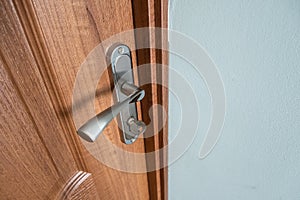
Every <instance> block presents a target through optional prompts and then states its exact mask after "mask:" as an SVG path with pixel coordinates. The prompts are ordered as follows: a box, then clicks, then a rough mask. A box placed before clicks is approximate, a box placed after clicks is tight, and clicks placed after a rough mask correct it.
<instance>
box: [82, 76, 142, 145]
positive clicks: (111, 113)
mask: <svg viewBox="0 0 300 200" xmlns="http://www.w3.org/2000/svg"><path fill="white" fill-rule="evenodd" d="M130 88H131V89H130ZM132 88H133V89H135V90H134V91H133V93H132V94H130V95H129V96H128V97H127V98H126V99H125V100H123V101H122V102H118V103H117V104H115V105H113V106H111V107H109V108H107V109H105V110H104V111H102V112H101V113H99V114H97V115H96V116H95V117H93V118H91V119H90V120H88V121H87V122H86V123H85V124H83V125H82V126H81V127H80V128H79V129H78V131H77V132H78V134H79V135H80V136H81V137H82V138H83V139H85V140H86V141H88V142H94V141H95V140H96V139H97V137H98V136H99V135H100V134H101V133H102V132H103V130H104V129H105V127H106V126H107V125H108V124H109V123H110V122H111V120H112V119H113V118H115V117H116V116H117V115H118V114H119V113H120V112H121V111H122V110H123V109H124V108H125V107H127V106H128V104H131V103H136V102H138V101H140V100H142V99H143V98H144V96H145V91H144V90H141V89H140V88H138V87H136V86H135V85H132V84H129V83H126V82H124V83H123V84H122V86H121V90H122V91H123V92H124V93H128V92H129V91H130V90H132ZM132 120H133V118H129V119H128V123H132ZM137 122H139V123H137ZM137 122H133V123H134V125H136V126H138V128H136V129H135V130H137V131H138V132H136V133H135V134H141V132H144V130H145V124H144V123H143V122H141V121H137ZM131 126H132V124H131ZM139 130H140V131H139ZM133 132H134V131H133Z"/></svg>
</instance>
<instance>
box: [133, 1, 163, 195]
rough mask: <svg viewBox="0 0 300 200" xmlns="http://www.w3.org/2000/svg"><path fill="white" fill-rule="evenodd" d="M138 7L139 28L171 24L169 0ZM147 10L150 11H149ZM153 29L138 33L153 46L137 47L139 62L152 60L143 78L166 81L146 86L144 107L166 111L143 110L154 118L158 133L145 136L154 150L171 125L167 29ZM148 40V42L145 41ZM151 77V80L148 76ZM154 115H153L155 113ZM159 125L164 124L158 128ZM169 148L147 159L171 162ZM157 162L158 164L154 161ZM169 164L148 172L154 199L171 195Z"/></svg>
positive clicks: (147, 147) (140, 40) (148, 148)
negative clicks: (169, 115)
mask: <svg viewBox="0 0 300 200" xmlns="http://www.w3.org/2000/svg"><path fill="white" fill-rule="evenodd" d="M133 8H134V11H135V12H134V23H135V27H136V28H141V27H158V28H168V1H167V0H150V1H148V3H147V4H145V1H133ZM144 13H148V15H145V14H144ZM151 30H152V29H151ZM151 30H149V40H145V38H144V37H142V36H139V35H136V43H137V45H140V46H150V47H151V48H150V49H139V50H138V51H137V64H138V65H143V64H149V63H150V65H151V67H150V68H144V69H141V70H139V79H142V80H146V81H145V82H152V83H155V82H157V83H162V84H161V85H160V84H152V85H146V86H144V87H143V89H144V90H145V91H146V93H147V94H150V95H149V96H148V98H147V99H145V100H143V101H142V103H141V104H142V110H149V109H150V108H151V107H152V105H154V104H159V105H162V106H163V108H164V111H165V112H162V110H155V109H154V110H153V111H152V112H151V113H145V112H143V116H142V117H143V120H144V121H145V122H146V123H150V121H151V120H150V119H153V120H154V122H152V126H153V127H152V129H153V130H155V132H158V134H155V135H154V136H153V137H149V138H145V140H144V141H145V151H146V152H153V151H155V150H158V149H161V148H163V147H165V146H166V145H167V144H168V126H167V125H166V126H163V124H162V123H163V121H164V120H163V119H166V121H165V124H168V116H167V113H168V88H167V86H168V52H167V51H165V50H161V49H168V37H167V36H168V35H167V31H155V32H152V31H151ZM141 44H144V45H141ZM160 64H161V65H163V66H164V67H163V68H164V70H160V68H157V67H156V65H160ZM147 79H148V80H147ZM151 115H152V116H151ZM158 127H163V128H162V129H161V130H158ZM167 155H168V152H167V148H166V149H165V150H164V151H161V152H160V155H159V156H157V157H156V158H155V159H153V158H149V159H147V165H149V166H150V165H152V166H153V165H155V166H161V165H165V164H166V163H167V162H168V157H167ZM153 163H154V164H153ZM167 183H168V168H167V166H166V167H164V168H162V169H159V170H156V171H150V172H148V184H149V192H150V196H151V199H168V196H167V194H168V184H167Z"/></svg>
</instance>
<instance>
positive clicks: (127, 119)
mask: <svg viewBox="0 0 300 200" xmlns="http://www.w3.org/2000/svg"><path fill="white" fill-rule="evenodd" d="M111 48H112V51H111V54H110V53H109V52H110V50H109V51H108V53H109V54H110V59H111V66H112V75H113V77H114V84H115V93H116V97H117V101H118V103H116V104H115V105H113V106H111V107H109V108H107V109H105V110H104V111H102V112H101V113H99V114H97V115H96V116H95V117H93V118H91V119H89V120H88V121H87V122H86V123H85V124H83V125H82V126H81V127H80V128H79V129H78V130H77V132H78V135H79V136H80V137H81V138H83V139H84V140H86V141H88V142H94V141H95V140H96V139H97V138H98V136H99V135H100V134H101V133H102V132H103V130H104V129H105V127H106V126H107V125H108V124H109V123H110V122H111V121H112V119H113V118H115V117H117V115H118V114H120V115H119V117H118V123H119V127H120V128H121V129H122V131H123V133H122V135H121V140H122V141H123V142H124V143H125V144H132V143H133V142H134V141H135V140H136V139H137V138H138V136H139V135H140V134H142V133H144V132H145V130H146V125H145V123H144V122H142V121H139V120H137V109H136V105H135V103H136V102H138V101H140V100H142V99H143V98H144V96H145V91H144V90H142V89H140V88H139V87H137V86H135V85H134V84H133V83H134V80H133V73H132V65H131V54H130V49H129V48H128V47H127V46H126V45H123V44H119V45H117V46H112V47H111Z"/></svg>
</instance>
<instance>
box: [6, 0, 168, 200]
mask: <svg viewBox="0 0 300 200" xmlns="http://www.w3.org/2000/svg"><path fill="white" fill-rule="evenodd" d="M151 26H153V27H154V26H155V27H166V26H167V1H166V0H161V1H157V0H149V1H146V0H136V1H135V0H134V1H130V0H111V1H102V0H101V1H99V0H67V1H61V0H33V1H27V0H26V1H23V0H5V1H1V2H0V34H1V42H0V48H1V54H0V65H1V68H0V88H1V93H0V102H1V103H0V115H1V120H0V130H1V136H0V137H1V138H0V199H166V198H167V196H166V195H167V184H166V183H167V168H163V169H158V170H156V171H152V172H145V173H127V172H121V171H118V170H115V169H112V168H110V167H108V166H106V165H104V164H102V163H101V162H99V161H98V160H97V159H95V158H94V157H93V156H92V155H91V154H90V153H89V152H88V151H87V150H86V148H85V147H84V146H83V144H82V141H81V140H80V138H79V137H78V135H77V133H76V128H75V126H74V123H73V120H72V109H71V108H72V91H73V86H74V81H75V78H76V73H77V72H78V70H79V68H80V65H81V63H82V62H83V61H84V59H85V57H86V56H87V55H88V53H89V52H90V51H91V50H92V49H93V48H94V47H95V46H97V45H98V44H99V43H100V42H101V41H103V40H105V39H106V38H109V37H110V36H112V35H114V34H117V33H119V32H122V31H126V30H130V29H133V28H138V27H151ZM135 41H136V43H137V44H138V43H139V42H148V43H151V41H144V40H143V38H139V36H136V38H135ZM157 41H158V42H157ZM155 45H159V46H162V45H166V40H164V41H163V40H162V39H160V40H156V42H155ZM153 48H155V46H153ZM132 53H133V59H134V60H133V65H134V67H137V66H138V65H141V64H144V63H162V64H167V53H165V52H163V51H161V50H155V49H144V50H138V51H136V52H132ZM151 67H152V68H150V69H149V70H148V71H147V70H146V71H145V72H142V73H141V74H140V75H139V76H140V77H142V78H150V79H161V80H163V81H164V82H167V74H165V72H162V71H159V70H156V69H155V65H154V64H153V65H151ZM101 83H104V84H101V86H99V88H100V90H101V89H103V90H105V91H108V92H106V93H103V94H101V95H99V96H97V99H96V101H95V107H96V110H97V111H101V110H103V109H105V108H107V107H109V106H110V105H111V98H112V92H111V87H110V86H111V80H110V79H109V75H108V73H106V74H105V75H104V76H102V77H101ZM144 89H145V90H146V93H147V94H148V98H145V99H144V100H143V101H142V102H141V104H140V109H139V111H141V110H146V111H145V112H144V111H143V112H142V113H141V114H140V117H141V118H142V119H143V120H144V121H145V122H146V123H149V120H150V118H152V119H153V120H154V121H159V120H160V117H162V115H163V113H159V112H158V111H157V112H156V113H154V112H152V113H150V115H153V116H152V117H151V116H150V117H149V116H148V109H149V108H150V107H151V106H152V105H153V104H161V105H163V106H164V107H165V111H167V101H168V99H167V96H168V95H167V90H166V89H165V88H163V87H162V86H159V85H148V86H145V87H144ZM152 124H153V126H157V124H158V123H152ZM154 130H155V127H154ZM115 132H118V127H117V125H116V123H115V122H113V123H111V124H110V125H109V126H108V127H107V128H106V130H105V133H104V135H105V136H106V137H107V138H109V140H110V141H111V142H112V143H114V144H115V145H118V146H120V147H121V148H123V149H124V150H126V151H132V152H151V151H155V150H157V149H160V148H161V147H163V146H164V145H166V144H167V129H166V127H165V128H163V129H162V130H161V131H160V132H159V134H155V135H154V136H153V137H150V138H146V139H139V140H137V142H135V143H134V144H133V145H125V144H123V143H122V142H121V140H120V138H119V135H118V134H115ZM96 153H99V154H100V155H101V154H102V153H103V152H96ZM112 155H113V152H112ZM116 159H117V158H116ZM166 159H167V158H166V152H164V153H162V154H161V155H159V157H157V158H155V159H153V160H147V159H146V158H145V167H147V166H148V164H149V163H151V164H153V162H163V160H166ZM119 162H125V160H122V161H119Z"/></svg>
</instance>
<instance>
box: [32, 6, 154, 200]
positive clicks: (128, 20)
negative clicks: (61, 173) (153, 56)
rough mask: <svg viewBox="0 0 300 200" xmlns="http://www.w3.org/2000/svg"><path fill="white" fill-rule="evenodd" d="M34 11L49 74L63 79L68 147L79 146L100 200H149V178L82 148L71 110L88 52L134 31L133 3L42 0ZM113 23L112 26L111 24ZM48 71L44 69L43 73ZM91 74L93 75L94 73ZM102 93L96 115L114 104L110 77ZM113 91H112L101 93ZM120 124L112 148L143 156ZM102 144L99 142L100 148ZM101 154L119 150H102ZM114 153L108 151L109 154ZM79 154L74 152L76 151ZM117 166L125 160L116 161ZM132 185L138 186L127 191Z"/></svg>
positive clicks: (109, 131) (111, 135)
mask: <svg viewBox="0 0 300 200" xmlns="http://www.w3.org/2000/svg"><path fill="white" fill-rule="evenodd" d="M33 10H34V12H35V14H36V17H37V20H38V26H39V27H40V29H41V31H42V34H43V37H44V42H45V44H44V46H46V47H47V51H48V52H49V55H50V61H51V63H50V64H49V67H50V68H51V70H49V71H48V72H47V73H50V76H52V77H55V79H57V80H58V82H57V83H53V84H54V85H55V86H54V87H55V88H56V90H57V91H58V93H59V94H60V96H59V99H60V102H57V103H58V104H60V108H59V111H58V112H60V113H63V114H64V115H62V116H61V118H66V119H67V120H64V119H61V121H63V120H64V122H63V123H64V124H66V126H68V131H67V132H66V134H68V135H69V140H70V142H69V143H75V144H76V146H77V147H79V148H80V151H81V152H82V156H83V157H84V162H85V165H86V168H85V169H83V170H85V171H88V172H90V173H91V174H92V175H93V179H94V180H95V183H96V187H97V191H99V197H100V198H101V199H148V198H149V193H148V183H147V174H131V173H124V172H120V171H118V170H114V169H111V168H109V167H107V166H105V165H104V164H102V163H100V162H99V161H98V160H96V159H95V158H94V157H93V155H91V154H90V153H89V152H88V151H87V150H86V149H85V148H84V147H83V145H82V142H81V140H80V139H79V138H78V136H77V134H76V128H75V127H74V124H73V120H72V115H71V108H72V92H73V87H74V82H75V78H76V74H77V72H78V70H79V68H80V65H81V63H82V62H83V61H84V59H85V58H86V56H87V55H88V53H89V52H90V51H91V50H92V49H93V48H94V47H95V46H96V45H98V44H99V43H100V42H101V41H103V40H104V39H106V38H108V37H110V36H111V35H114V34H116V33H119V32H121V31H124V30H130V29H132V28H133V21H132V13H131V10H132V8H131V2H130V1H127V0H122V1H109V2H108V1H107V2H104V1H72V2H71V1H64V2H61V1H55V0H54V1H42V0H36V1H34V4H33ZM112 19H113V23H112ZM41 70H44V69H41ZM91 73H92V72H91ZM99 83H101V84H99V85H98V91H100V92H99V93H100V95H99V96H97V99H96V101H95V108H96V111H97V112H100V111H102V110H104V109H105V108H107V107H109V106H111V105H112V103H113V101H112V100H113V99H112V95H111V82H110V79H109V76H108V74H107V73H105V74H104V75H103V77H102V78H101V80H100V81H99ZM102 91H108V92H102ZM117 131H118V128H117V124H116V123H111V124H110V125H109V126H108V127H107V128H106V130H105V132H104V136H105V137H106V138H108V139H109V140H110V141H111V142H112V143H113V144H115V145H117V146H118V147H120V148H122V149H125V150H126V151H133V152H144V143H143V141H142V140H139V141H137V142H136V143H135V144H134V145H124V144H123V143H122V142H121V141H120V138H119V134H116V132H117ZM97 143H98V146H101V143H100V142H99V141H97V142H96V145H97ZM94 149H95V150H94V152H93V153H94V154H97V155H99V156H101V155H105V154H110V155H111V156H113V157H114V156H115V154H114V152H102V151H98V150H97V149H98V148H97V146H96V147H95V148H94ZM107 151H109V150H107ZM74 152H75V151H74ZM115 162H119V163H122V162H126V159H125V158H124V159H123V160H120V158H118V157H116V159H115ZM128 185H135V186H136V185H138V188H139V189H138V190H136V187H128Z"/></svg>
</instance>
